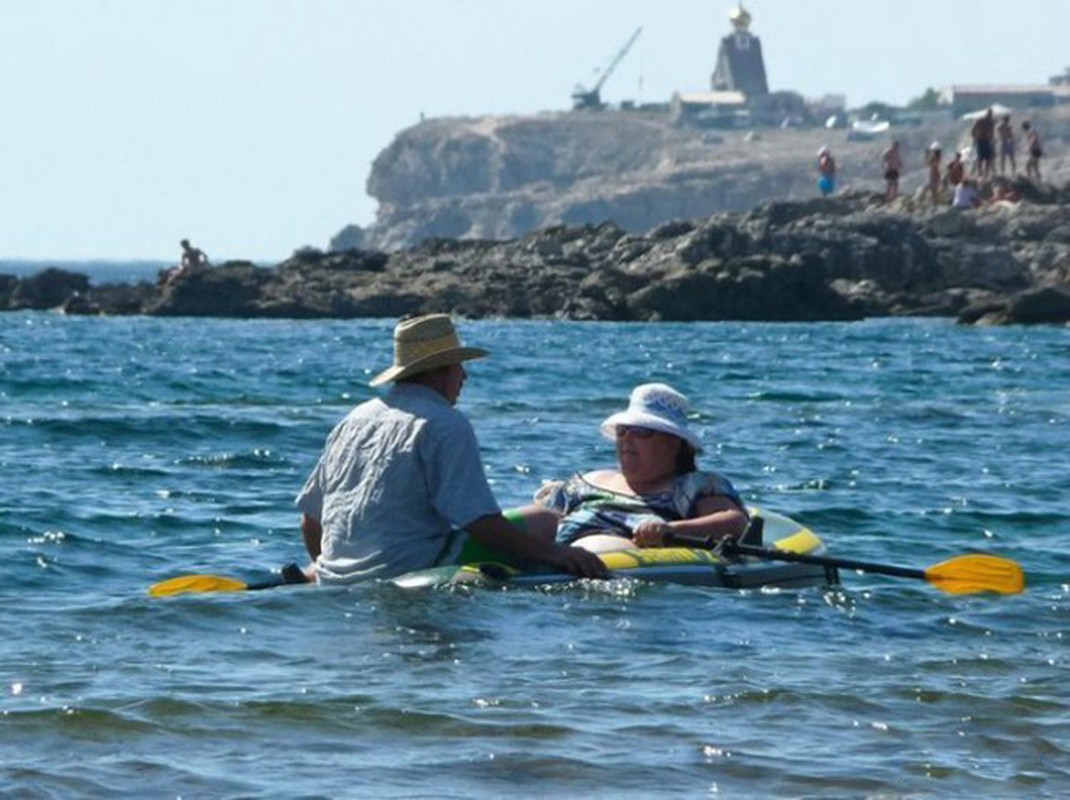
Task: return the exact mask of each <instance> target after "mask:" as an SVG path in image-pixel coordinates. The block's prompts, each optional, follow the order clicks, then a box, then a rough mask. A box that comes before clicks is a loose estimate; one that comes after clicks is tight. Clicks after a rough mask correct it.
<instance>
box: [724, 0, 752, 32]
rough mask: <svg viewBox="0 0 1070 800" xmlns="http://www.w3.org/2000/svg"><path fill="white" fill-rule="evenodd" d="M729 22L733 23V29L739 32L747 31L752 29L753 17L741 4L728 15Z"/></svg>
mask: <svg viewBox="0 0 1070 800" xmlns="http://www.w3.org/2000/svg"><path fill="white" fill-rule="evenodd" d="M728 20H729V22H731V23H732V27H733V28H735V29H736V30H737V31H745V30H747V28H749V27H750V23H751V15H750V12H749V11H747V9H745V8H744V7H743V4H742V3H740V4H739V5H738V6H736V7H735V8H733V9H732V11H731V13H730V14H729V15H728Z"/></svg>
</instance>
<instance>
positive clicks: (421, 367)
mask: <svg viewBox="0 0 1070 800" xmlns="http://www.w3.org/2000/svg"><path fill="white" fill-rule="evenodd" d="M489 355H490V351H489V350H484V349H483V348H482V347H452V348H450V349H449V350H442V351H440V352H438V353H432V354H431V355H429V356H424V357H423V358H421V359H417V360H416V361H413V362H412V363H411V364H405V365H404V366H397V365H395V366H393V367H389V368H387V369H384V370H383V371H382V372H380V373H379V374H378V375H376V376H375V377H374V378H372V379H371V380H370V381H368V385H369V386H382V385H383V384H384V383H389V382H390V381H398V380H401V379H402V378H408V377H409V376H410V375H415V374H417V373H419V372H426V371H427V370H429V369H437V368H438V367H446V366H449V365H450V364H460V363H461V362H462V361H473V360H475V359H477V358H486V357H487V356H489Z"/></svg>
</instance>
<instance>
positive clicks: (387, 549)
mask: <svg viewBox="0 0 1070 800" xmlns="http://www.w3.org/2000/svg"><path fill="white" fill-rule="evenodd" d="M487 355H489V353H488V352H487V351H486V350H483V349H481V348H478V347H463V346H462V345H461V342H460V339H459V338H458V336H457V332H456V331H455V330H454V327H453V323H452V322H451V321H450V318H449V317H448V316H447V315H445V314H430V315H427V316H422V317H416V318H414V319H408V320H403V321H402V322H400V323H398V325H397V327H396V328H395V329H394V364H393V366H391V367H389V368H388V369H386V370H384V371H383V372H381V373H379V374H378V375H377V376H375V378H373V379H372V381H371V383H370V385H371V386H381V385H383V384H385V383H391V382H392V383H393V384H394V385H393V386H392V387H391V389H390V391H389V392H388V393H387V394H386V395H385V396H382V397H377V398H375V399H372V400H368V401H367V402H365V403H362V404H360V405H359V406H357V407H356V408H354V409H353V410H352V411H351V412H350V413H349V415H348V416H347V417H346V418H345V419H344V420H342V421H341V422H340V423H339V424H338V425H337V426H336V427H335V429H334V430H333V431H332V432H331V434H330V436H329V437H328V438H327V445H326V448H325V449H324V451H323V454H322V455H321V456H320V459H319V462H318V463H317V464H316V466H315V468H314V469H313V470H312V474H311V475H309V478H308V480H307V481H306V483H305V485H304V488H302V490H301V493H300V494H299V495H298V497H297V505H298V507H299V508H300V509H301V511H302V514H303V517H302V520H301V532H302V534H303V536H304V539H305V547H306V548H307V549H308V552H309V555H310V556H311V557H312V561H313V572H314V579H316V580H318V581H319V582H321V583H337V582H349V581H356V580H363V579H368V578H389V577H393V576H396V575H401V574H402V573H405V572H411V571H413V570H418V569H425V568H427V567H431V566H435V565H436V564H447V563H460V562H464V561H471V560H479V559H480V558H482V559H486V558H494V557H497V558H498V559H501V558H503V557H504V558H508V559H512V560H521V561H537V562H542V563H545V564H549V565H551V566H553V567H557V568H559V569H562V570H565V571H567V572H571V573H573V574H576V575H582V576H585V577H601V576H603V575H605V567H604V565H603V564H602V562H601V560H600V559H599V558H598V557H597V556H595V555H594V554H592V553H589V552H587V551H586V550H582V549H579V548H575V547H565V546H561V545H557V544H554V543H552V542H550V541H547V540H544V539H542V538H538V537H536V536H533V535H529V534H527V533H526V532H525V531H524V530H522V529H521V527H518V525H521V526H522V525H523V522H522V519H521V518H520V517H516V522H515V523H514V522H512V521H510V520H509V519H507V518H506V517H505V516H504V515H503V514H502V512H501V509H500V508H499V507H498V504H497V502H496V501H495V499H494V495H493V494H492V493H491V490H490V486H489V485H488V484H487V478H486V475H485V474H484V472H483V463H482V461H481V459H480V456H479V445H478V443H477V441H476V436H475V432H474V431H473V430H472V425H471V423H470V422H469V421H468V419H467V417H465V416H464V414H462V413H461V412H460V411H458V410H457V409H456V408H454V406H455V405H456V403H457V398H458V397H459V396H460V394H461V388H462V387H463V386H464V382H465V379H466V378H467V377H468V373H467V372H466V371H465V368H464V362H465V361H470V360H472V359H476V358H483V357H484V356H487ZM488 550H489V551H491V552H490V553H488ZM310 577H312V575H311V574H310Z"/></svg>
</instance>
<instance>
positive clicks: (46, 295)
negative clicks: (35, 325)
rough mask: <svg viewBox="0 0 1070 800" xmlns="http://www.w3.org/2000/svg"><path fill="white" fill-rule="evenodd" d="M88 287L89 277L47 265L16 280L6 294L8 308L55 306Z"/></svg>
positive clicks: (34, 308) (36, 308) (14, 309)
mask: <svg viewBox="0 0 1070 800" xmlns="http://www.w3.org/2000/svg"><path fill="white" fill-rule="evenodd" d="M88 288H89V278H88V277H86V276H85V275H81V274H79V273H77V272H68V271H67V270H63V269H57V268H56V267H49V268H48V269H44V270H41V271H40V272H38V273H37V274H36V275H31V276H30V277H28V278H23V279H21V280H19V281H17V282H16V283H15V285H14V286H13V287H12V288H11V293H10V295H9V296H8V301H7V302H8V308H10V309H11V310H12V311H17V310H19V309H33V310H35V311H42V310H45V309H49V308H57V307H58V306H61V305H63V304H64V303H65V302H66V301H67V300H68V299H69V298H71V297H73V296H76V295H79V294H82V293H84V292H85V291H86V290H87V289H88Z"/></svg>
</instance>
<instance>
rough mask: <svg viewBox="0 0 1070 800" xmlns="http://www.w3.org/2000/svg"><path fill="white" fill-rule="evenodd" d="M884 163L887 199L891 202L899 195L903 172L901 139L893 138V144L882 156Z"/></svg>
mask: <svg viewBox="0 0 1070 800" xmlns="http://www.w3.org/2000/svg"><path fill="white" fill-rule="evenodd" d="M881 163H882V164H883V165H884V181H885V183H886V186H887V188H886V189H885V195H884V196H885V199H886V200H887V201H888V202H889V203H890V202H892V201H893V200H895V198H896V197H898V196H899V175H900V174H901V173H902V172H903V157H902V155H900V153H899V140H898V139H892V144H891V146H890V147H889V148H888V149H887V150H885V151H884V155H882V156H881Z"/></svg>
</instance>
